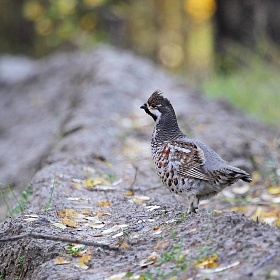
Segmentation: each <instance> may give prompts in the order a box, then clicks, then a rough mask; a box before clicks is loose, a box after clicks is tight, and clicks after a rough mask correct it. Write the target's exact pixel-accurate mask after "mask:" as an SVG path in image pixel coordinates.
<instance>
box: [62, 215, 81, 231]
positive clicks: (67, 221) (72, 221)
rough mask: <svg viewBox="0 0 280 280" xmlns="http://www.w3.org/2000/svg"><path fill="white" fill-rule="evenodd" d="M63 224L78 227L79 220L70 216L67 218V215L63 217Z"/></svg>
mask: <svg viewBox="0 0 280 280" xmlns="http://www.w3.org/2000/svg"><path fill="white" fill-rule="evenodd" d="M62 224H64V225H66V226H68V227H73V228H76V227H78V226H79V225H78V223H77V222H75V221H74V220H72V219H69V218H67V217H64V218H63V219H62Z"/></svg>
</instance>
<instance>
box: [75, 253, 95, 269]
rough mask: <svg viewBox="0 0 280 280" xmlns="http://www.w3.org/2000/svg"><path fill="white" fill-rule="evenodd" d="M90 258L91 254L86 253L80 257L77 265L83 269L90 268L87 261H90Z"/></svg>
mask: <svg viewBox="0 0 280 280" xmlns="http://www.w3.org/2000/svg"><path fill="white" fill-rule="evenodd" d="M90 260H91V255H84V256H82V257H80V258H79V262H78V263H77V264H76V266H77V267H80V268H82V269H88V268H89V266H88V265H86V263H87V262H89V261H90Z"/></svg>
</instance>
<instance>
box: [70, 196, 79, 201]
mask: <svg viewBox="0 0 280 280" xmlns="http://www.w3.org/2000/svg"><path fill="white" fill-rule="evenodd" d="M67 199H68V200H71V201H78V200H81V199H82V198H81V197H67Z"/></svg>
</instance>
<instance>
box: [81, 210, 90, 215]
mask: <svg viewBox="0 0 280 280" xmlns="http://www.w3.org/2000/svg"><path fill="white" fill-rule="evenodd" d="M82 214H83V215H91V214H92V212H91V210H89V209H83V210H82Z"/></svg>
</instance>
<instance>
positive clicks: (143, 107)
mask: <svg viewBox="0 0 280 280" xmlns="http://www.w3.org/2000/svg"><path fill="white" fill-rule="evenodd" d="M140 109H144V110H146V109H148V107H147V103H144V104H143V105H142V106H141V107H140Z"/></svg>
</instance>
